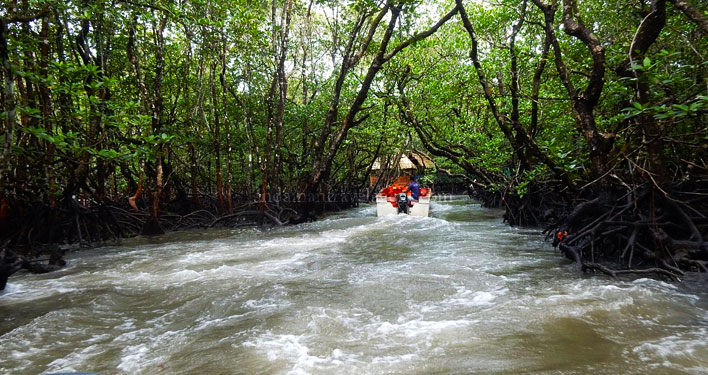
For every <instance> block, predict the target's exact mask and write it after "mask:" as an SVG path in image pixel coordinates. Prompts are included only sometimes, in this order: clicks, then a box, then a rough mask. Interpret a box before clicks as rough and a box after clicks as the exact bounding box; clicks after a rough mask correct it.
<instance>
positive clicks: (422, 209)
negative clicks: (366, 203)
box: [376, 195, 430, 217]
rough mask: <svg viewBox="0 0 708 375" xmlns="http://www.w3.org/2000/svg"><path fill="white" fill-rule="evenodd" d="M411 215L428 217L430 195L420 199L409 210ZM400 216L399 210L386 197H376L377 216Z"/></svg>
mask: <svg viewBox="0 0 708 375" xmlns="http://www.w3.org/2000/svg"><path fill="white" fill-rule="evenodd" d="M408 212H409V215H411V216H420V217H428V215H429V214H430V195H427V196H425V197H420V198H419V199H418V202H414V203H413V207H411V208H410V209H409V211H408ZM387 215H398V208H396V207H393V205H392V204H391V202H389V201H388V198H387V197H386V196H385V195H377V196H376V216H387Z"/></svg>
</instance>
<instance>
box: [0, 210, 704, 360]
mask: <svg viewBox="0 0 708 375" xmlns="http://www.w3.org/2000/svg"><path fill="white" fill-rule="evenodd" d="M432 212H433V215H434V217H432V218H414V217H388V218H376V217H375V209H374V207H373V206H363V207H361V208H359V209H356V210H352V211H346V212H341V213H337V214H335V215H331V216H329V217H328V218H327V219H324V220H320V221H317V222H314V223H309V224H302V225H298V226H293V227H286V228H275V229H267V230H264V229H257V228H256V229H254V228H248V229H239V230H234V231H225V230H220V231H207V232H186V233H175V234H170V235H166V236H164V237H163V238H159V239H136V240H132V241H130V242H126V243H124V244H123V245H122V246H119V247H107V248H102V249H97V250H92V251H86V252H81V253H76V254H74V255H73V256H72V259H70V266H69V267H68V268H66V269H64V270H61V271H59V272H56V273H52V274H46V275H20V276H17V277H13V278H12V279H11V280H10V283H9V285H8V288H7V290H5V291H4V292H2V294H0V314H2V316H3V319H2V321H1V322H0V335H2V336H0V347H2V348H3V351H2V352H3V355H2V356H0V373H2V374H40V373H47V372H70V371H92V372H100V373H101V374H197V373H204V374H259V373H266V374H381V373H396V374H450V373H453V374H521V373H534V374H589V373H592V374H646V373H651V374H704V373H706V372H708V295H707V294H706V292H705V287H704V286H705V285H706V279H705V275H698V274H696V275H689V276H688V277H687V279H688V280H687V281H686V282H685V283H684V284H677V285H674V284H668V283H664V282H661V281H655V280H649V279H636V280H624V281H614V280H611V279H607V278H604V277H590V276H587V275H582V274H579V273H578V272H577V271H576V270H575V268H574V266H573V265H571V264H569V263H568V262H567V261H565V260H564V259H562V257H560V256H559V255H558V254H556V253H555V252H554V251H553V249H552V248H550V246H549V245H548V244H547V243H544V242H543V241H542V236H541V235H540V233H538V232H535V231H532V230H528V229H515V228H509V227H507V226H505V225H503V224H502V223H501V219H500V218H501V212H499V211H494V210H484V209H481V208H479V206H477V205H475V204H472V203H471V202H468V201H467V200H465V199H463V198H459V199H457V200H449V201H444V202H434V203H433V206H432Z"/></svg>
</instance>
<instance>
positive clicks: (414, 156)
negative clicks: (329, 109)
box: [371, 151, 435, 170]
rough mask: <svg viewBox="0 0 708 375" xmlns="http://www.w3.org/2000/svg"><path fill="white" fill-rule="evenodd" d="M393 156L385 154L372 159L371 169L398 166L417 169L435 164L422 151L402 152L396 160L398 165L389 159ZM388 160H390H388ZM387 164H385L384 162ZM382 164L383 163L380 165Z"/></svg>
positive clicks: (431, 166)
mask: <svg viewBox="0 0 708 375" xmlns="http://www.w3.org/2000/svg"><path fill="white" fill-rule="evenodd" d="M393 158H395V156H394V157H390V156H389V157H386V156H381V157H378V158H376V160H374V164H373V165H372V166H371V169H373V170H380V169H394V168H398V169H401V170H405V169H417V168H418V167H422V168H423V169H427V168H433V167H434V166H435V163H433V160H432V159H430V158H429V157H428V156H427V155H425V154H423V153H422V152H419V151H410V152H408V153H402V154H401V157H400V159H399V160H398V165H396V163H395V161H394V160H391V159H393ZM389 160H390V161H389ZM387 161H389V162H388V164H386V162H387ZM382 164H384V165H382Z"/></svg>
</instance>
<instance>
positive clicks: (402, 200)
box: [396, 193, 408, 215]
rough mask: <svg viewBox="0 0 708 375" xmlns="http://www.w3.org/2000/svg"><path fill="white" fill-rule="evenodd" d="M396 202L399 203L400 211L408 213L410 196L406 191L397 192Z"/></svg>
mask: <svg viewBox="0 0 708 375" xmlns="http://www.w3.org/2000/svg"><path fill="white" fill-rule="evenodd" d="M396 204H397V205H398V213H399V214H400V213H404V214H406V215H408V197H407V196H406V193H398V194H396Z"/></svg>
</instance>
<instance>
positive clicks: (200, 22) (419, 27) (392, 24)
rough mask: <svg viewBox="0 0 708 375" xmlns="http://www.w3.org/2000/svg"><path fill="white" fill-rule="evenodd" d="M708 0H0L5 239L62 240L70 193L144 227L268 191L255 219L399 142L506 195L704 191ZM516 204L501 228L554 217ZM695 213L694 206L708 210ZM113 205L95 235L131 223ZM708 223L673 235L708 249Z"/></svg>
mask: <svg viewBox="0 0 708 375" xmlns="http://www.w3.org/2000/svg"><path fill="white" fill-rule="evenodd" d="M706 11H708V9H707V8H705V4H701V3H700V2H696V4H692V2H690V1H683V0H651V1H650V0H633V1H620V0H616V1H615V0H592V1H582V2H580V1H577V0H563V1H560V0H553V1H550V0H496V1H491V0H490V1H486V0H479V1H467V2H463V1H460V0H457V1H452V0H450V1H435V2H423V1H417V0H401V1H389V0H386V1H374V0H352V1H345V2H337V1H330V0H308V1H301V0H272V1H270V2H268V1H258V0H253V1H251V0H237V1H226V2H225V1H222V2H220V1H218V0H197V1H152V2H148V1H141V0H125V1H120V0H115V1H101V0H68V1H55V0H41V1H36V0H21V1H19V2H18V1H16V0H11V1H8V0H5V1H3V2H2V8H0V18H1V21H0V26H1V28H0V59H2V71H1V73H0V74H1V75H2V77H1V78H2V84H3V86H2V116H3V125H2V133H1V134H0V139H1V140H2V150H1V151H2V153H1V155H0V168H2V170H1V171H0V174H1V175H0V200H1V206H0V226H1V227H0V238H2V239H3V240H6V241H11V242H12V243H14V244H27V243H30V242H32V241H39V242H59V241H75V240H77V239H80V238H81V233H82V230H83V231H84V232H86V231H87V230H88V231H90V230H89V229H88V228H87V227H86V224H81V223H80V220H78V219H77V220H73V219H72V218H73V216H72V215H78V214H79V211H80V210H81V209H80V207H93V208H95V209H96V210H98V211H97V212H99V213H98V214H96V215H98V216H93V217H94V218H98V219H99V220H98V221H101V220H104V221H109V219H107V218H106V216H105V215H104V213H101V212H102V211H101V210H102V208H103V207H106V206H114V207H122V208H121V209H123V210H124V211H126V212H133V213H134V214H133V216H134V217H136V218H137V217H139V218H140V220H142V221H141V223H142V224H144V225H141V226H145V227H148V229H149V230H147V232H159V231H160V220H164V217H165V213H169V214H168V215H170V214H179V216H181V217H182V218H184V217H185V216H186V215H189V214H190V213H194V212H199V211H200V210H203V209H206V211H208V212H210V213H209V215H212V216H213V215H216V216H213V218H214V219H215V218H216V217H217V216H220V215H233V214H234V212H236V208H237V206H239V207H241V208H243V207H244V205H249V204H250V202H260V212H261V213H262V214H264V212H265V210H266V207H267V206H268V205H269V202H268V198H269V197H273V196H283V195H284V194H286V193H294V194H298V193H300V194H302V193H304V194H305V196H310V197H312V196H317V194H319V193H322V192H324V193H328V192H330V191H333V190H337V191H355V190H360V189H362V188H364V187H366V186H367V184H368V176H369V174H370V173H371V169H370V168H369V166H370V165H371V163H372V162H373V160H374V159H376V158H377V157H379V156H381V155H395V154H396V153H398V152H401V151H405V150H418V151H427V152H428V153H429V154H431V155H433V156H435V158H436V162H437V164H438V169H439V171H444V172H445V173H447V174H449V175H455V176H461V177H463V178H465V179H466V180H467V181H468V182H469V183H470V184H471V186H472V187H473V188H475V189H477V190H478V191H480V192H481V191H484V192H485V193H487V194H490V193H491V194H493V196H494V197H497V198H500V199H503V201H504V202H506V203H507V205H508V204H510V203H509V202H514V201H516V202H517V206H518V205H523V199H524V197H532V196H533V193H534V192H535V193H536V194H542V195H546V196H547V195H548V194H551V195H553V196H554V199H555V200H556V201H559V202H565V203H566V204H569V205H570V206H567V207H566V208H564V210H566V211H565V212H563V213H561V212H557V213H556V214H557V216H558V217H560V216H566V215H568V214H569V212H567V211H568V210H570V209H572V207H573V204H574V202H575V203H577V201H576V200H577V199H585V198H587V199H586V200H590V199H591V198H592V197H594V195H593V194H598V193H599V192H602V191H615V192H616V194H619V195H621V196H623V197H624V196H625V194H630V195H631V194H634V195H635V197H636V196H637V194H639V192H640V190H642V189H649V190H650V192H649V193H647V194H649V196H651V197H654V196H655V195H654V194H655V193H656V194H659V195H660V196H661V197H663V198H665V199H668V200H680V199H678V195H677V194H679V193H678V192H680V193H681V194H683V193H686V192H688V191H690V192H692V193H694V194H697V195H696V196H698V197H701V196H704V195H705V194H706V193H708V192H706V191H705V188H704V187H702V186H705V183H706V178H707V177H706V176H707V175H708V166H707V165H706V154H707V153H706V150H707V149H708V127H707V126H706V120H707V117H708V115H707V113H708V81H707V79H706V78H707V74H708V60H707V59H706V54H708V38H707V37H706V35H708V20H707V17H706ZM702 184H703V185H702ZM540 186H550V187H549V188H548V190H543V189H541V188H539V187H540ZM677 186H683V187H684V188H680V189H678V190H675V189H676V187H677ZM618 189H619V190H618ZM620 190H622V191H624V192H622V191H620ZM674 191H676V193H674ZM588 192H591V193H588ZM494 194H496V195H494ZM588 194H589V195H588ZM643 194H644V193H643ZM672 194H674V195H672ZM583 197H584V198H583ZM616 198H617V197H613V198H612V199H616ZM612 199H609V200H608V202H610V201H612ZM636 201H641V199H636V198H635V202H636ZM77 202H80V203H81V204H80V205H79V204H77ZM519 202H521V203H519ZM681 202H683V203H680V205H681V207H684V206H686V205H688V206H690V205H691V203H690V201H686V200H681ZM686 202H689V203H686ZM271 203H272V202H271ZM701 204H702V203H701ZM277 205H278V204H276V206H277ZM635 206H636V204H635ZM543 207H545V206H543V205H540V206H539V209H540V208H543ZM700 207H703V206H700ZM295 208H296V209H298V211H299V212H298V217H299V218H300V219H302V218H305V217H309V216H310V211H311V210H312V207H311V206H310V205H308V204H305V205H304V206H302V207H295ZM278 209H279V211H278V213H280V214H282V213H283V208H282V207H280V208H278ZM517 209H518V207H517ZM509 210H510V212H511V214H512V216H511V217H512V219H511V220H510V221H511V222H513V223H524V222H532V223H533V222H535V223H539V222H541V221H547V222H548V221H550V219H548V218H547V219H548V220H541V219H540V218H538V217H535V220H523V219H521V217H522V216H523V215H525V214H524V213H523V212H520V213H518V212H517V213H518V215H516V214H514V212H515V211H514V210H515V209H514V208H509ZM637 210H639V211H641V210H640V209H637ZM637 210H634V211H637ZM686 210H687V209H681V210H680V211H681V212H684V211H686ZM701 210H702V208H697V209H694V211H696V212H690V213H688V214H686V215H688V216H690V218H698V219H699V220H698V221H699V222H700V221H701V220H702V222H703V223H705V214H706V212H705V211H701ZM276 211H277V210H276ZM522 211H523V210H522ZM689 211H690V210H689ZM271 212H274V211H271ZM138 213H140V215H143V216H136V215H138ZM532 214H533V213H532ZM519 215H520V216H519ZM533 215H534V216H540V214H539V215H536V214H533ZM110 216H111V218H110V221H112V222H113V223H114V224H115V225H114V226H113V229H110V228H109V227H110V226H108V225H107V226H106V228H104V229H106V230H108V231H113V232H115V231H120V229H116V228H120V227H125V226H127V225H129V224H125V223H124V221H123V220H128V219H127V218H124V219H120V218H117V219H116V217H115V214H111V215H110ZM276 216H277V215H276ZM571 216H572V215H571ZM679 216H680V214H679ZM38 217H40V218H41V220H38V219H37V218H38ZM62 217H63V218H69V220H68V221H66V220H65V222H64V224H63V225H64V227H62V228H63V229H61V230H56V231H55V230H54V229H52V230H49V231H47V230H46V228H53V227H55V226H57V225H58V223H59V222H61V221H62V220H63V219H62ZM270 217H271V219H273V221H274V222H279V221H280V219H282V217H272V216H270ZM82 220H86V219H85V218H84V219H82ZM179 220H180V222H181V220H182V219H179ZM691 222H692V223H694V222H696V220H693V219H692V220H691ZM554 223H555V225H556V229H559V228H560V229H563V228H561V227H562V226H563V225H566V224H567V223H566V224H563V223H562V221H556V222H554ZM586 224H587V223H586ZM679 225H681V224H679ZM696 225H698V226H696ZM700 225H701V224H700V223H699V224H695V225H694V228H693V229H692V233H693V234H692V235H691V237H690V238H686V239H683V240H687V241H688V240H690V241H692V242H695V241H698V243H699V244H698V245H697V246H698V249H699V250H700V249H702V247H701V246H705V245H703V237H705V236H708V234H705V233H704V232H703V230H704V227H700ZM72 226H75V227H72ZM82 226H83V227H84V228H83V229H82ZM566 226H568V225H566ZM33 228H34V229H33ZM143 229H144V228H143ZM566 229H567V228H566ZM101 230H103V229H101ZM33 231H34V232H33ZM40 232H41V234H40ZM618 232H619V230H618ZM85 234H86V233H85ZM116 235H119V234H118V233H116ZM697 236H698V237H697ZM626 240H627V239H626V238H625V240H624V241H625V242H627V241H626ZM593 241H594V240H593ZM643 246H645V245H643ZM574 251H578V250H577V249H576V250H574ZM700 251H703V250H700ZM706 252H708V250H706ZM571 253H572V252H571ZM581 254H582V252H581ZM575 255H576V256H577V254H575ZM623 256H624V255H623ZM630 263H631V259H630Z"/></svg>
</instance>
